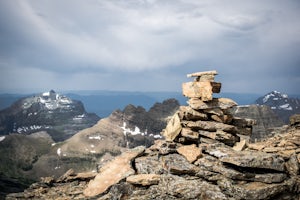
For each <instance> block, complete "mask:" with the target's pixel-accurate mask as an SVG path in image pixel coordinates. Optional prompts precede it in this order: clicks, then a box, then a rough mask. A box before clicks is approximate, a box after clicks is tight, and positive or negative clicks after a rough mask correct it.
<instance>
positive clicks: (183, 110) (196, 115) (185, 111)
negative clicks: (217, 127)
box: [178, 106, 208, 121]
mask: <svg viewBox="0 0 300 200" xmlns="http://www.w3.org/2000/svg"><path fill="white" fill-rule="evenodd" d="M178 115H179V118H180V119H181V120H192V121H194V120H208V116H207V114H205V113H202V112H199V111H197V110H194V109H192V108H191V107H189V106H180V109H179V112H178Z"/></svg>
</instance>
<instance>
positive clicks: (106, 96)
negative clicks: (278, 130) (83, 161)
mask: <svg viewBox="0 0 300 200" xmlns="http://www.w3.org/2000/svg"><path fill="white" fill-rule="evenodd" d="M63 93H64V95H65V96H68V97H69V98H71V99H76V100H79V101H81V102H82V103H83V104H84V106H85V109H86V111H87V112H92V113H96V114H97V115H98V116H99V117H101V118H104V117H108V116H109V115H110V114H111V113H112V112H113V111H114V110H115V109H124V108H125V107H126V106H127V105H128V104H132V105H135V106H142V107H144V108H145V109H146V110H148V109H150V107H151V106H152V105H153V104H154V103H156V102H162V101H164V100H166V99H170V98H175V99H177V100H178V101H179V103H180V104H181V105H186V100H187V99H186V98H185V97H184V96H183V95H182V93H181V92H129V91H128V92H126V91H71V92H70V91H69V92H63ZM32 95H34V94H27V95H25V94H0V110H1V109H4V108H7V107H8V106H10V105H11V104H12V103H14V102H15V101H17V100H18V99H20V98H22V97H26V96H32ZM215 96H216V97H227V98H231V99H234V100H235V101H236V102H237V103H238V104H239V105H249V104H255V100H256V99H258V98H259V97H261V96H263V95H262V94H251V93H228V92H224V93H220V94H216V95H215ZM290 96H291V97H295V98H300V95H290Z"/></svg>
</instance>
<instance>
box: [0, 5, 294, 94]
mask: <svg viewBox="0 0 300 200" xmlns="http://www.w3.org/2000/svg"><path fill="white" fill-rule="evenodd" d="M299 6H300V3H298V1H293V0H288V1H285V2H282V1H268V0H267V1H259V0H257V1H247V2H245V1H243V2H241V1H237V0H231V1H226V3H225V2H223V1H218V0H210V1H206V0H203V1H195V0H186V1H181V0H174V1H167V0H166V1H155V0H148V1H147V0H140V1H138V0H134V1H130V0H126V1H125V0H116V1H97V0H89V1H83V0H72V1H71V0H63V1H52V0H45V1H42V2H41V1H34V0H16V1H13V2H12V1H1V2H0V36H1V37H0V53H1V54H0V70H1V75H0V80H1V86H0V89H1V90H14V89H18V88H24V89H26V88H37V89H41V90H43V89H44V88H45V89H48V88H58V89H62V90H64V89H114V90H120V89H121V90H180V84H181V82H182V81H187V79H186V78H185V74H186V73H190V72H194V71H201V70H211V69H217V70H218V71H219V74H220V75H219V77H218V80H221V81H222V82H223V86H224V87H223V91H224V90H225V91H231V92H234V91H236V92H258V93H261V92H269V91H270V90H273V89H277V90H282V91H283V92H288V93H299V90H298V89H297V87H295V86H296V85H299V84H300V80H299V76H300V72H299V70H298V68H299V64H300V61H299V57H300V55H299V52H300V51H299V50H300V45H299V44H300V39H299V35H300V22H299V20H298V19H299V15H300V14H299V12H298V11H299ZM167 80H168V82H167ZM37 86H38V87H37Z"/></svg>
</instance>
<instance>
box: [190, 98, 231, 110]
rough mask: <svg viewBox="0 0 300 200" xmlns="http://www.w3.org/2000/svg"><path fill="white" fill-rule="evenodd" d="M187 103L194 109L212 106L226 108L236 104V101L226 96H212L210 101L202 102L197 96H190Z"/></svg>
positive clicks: (210, 107)
mask: <svg viewBox="0 0 300 200" xmlns="http://www.w3.org/2000/svg"><path fill="white" fill-rule="evenodd" d="M188 104H189V106H190V107H191V108H192V109H195V110H204V109H212V108H221V109H222V110H227V109H229V108H232V107H234V106H237V103H236V102H235V101H233V100H231V99H228V98H213V99H212V100H211V101H208V102H204V101H202V100H201V99H199V98H191V99H189V100H188Z"/></svg>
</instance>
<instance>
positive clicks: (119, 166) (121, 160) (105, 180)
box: [84, 146, 145, 197]
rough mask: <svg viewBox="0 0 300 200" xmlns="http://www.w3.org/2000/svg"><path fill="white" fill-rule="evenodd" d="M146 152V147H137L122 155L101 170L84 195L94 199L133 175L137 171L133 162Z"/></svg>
mask: <svg viewBox="0 0 300 200" xmlns="http://www.w3.org/2000/svg"><path fill="white" fill-rule="evenodd" d="M144 151H145V147H142V146H140V147H136V148H134V149H131V150H129V151H127V152H124V153H122V154H121V155H120V156H118V157H116V158H115V159H114V160H112V161H111V162H109V163H107V164H106V165H104V166H103V167H102V168H101V169H100V173H99V174H97V176H96V177H95V179H94V180H91V181H90V182H89V184H88V187H87V188H86V189H85V190H84V195H85V196H87V197H93V196H96V195H99V194H102V193H103V192H105V191H106V190H107V189H108V188H109V187H110V186H112V185H114V184H116V183H118V182H119V181H120V180H122V179H124V178H126V177H128V176H130V175H133V174H134V173H135V171H134V170H133V169H132V167H131V161H132V160H133V159H134V158H136V157H137V156H138V155H140V154H142V153H143V152H144Z"/></svg>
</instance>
